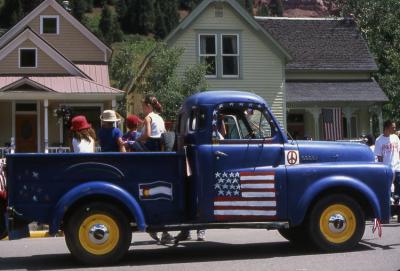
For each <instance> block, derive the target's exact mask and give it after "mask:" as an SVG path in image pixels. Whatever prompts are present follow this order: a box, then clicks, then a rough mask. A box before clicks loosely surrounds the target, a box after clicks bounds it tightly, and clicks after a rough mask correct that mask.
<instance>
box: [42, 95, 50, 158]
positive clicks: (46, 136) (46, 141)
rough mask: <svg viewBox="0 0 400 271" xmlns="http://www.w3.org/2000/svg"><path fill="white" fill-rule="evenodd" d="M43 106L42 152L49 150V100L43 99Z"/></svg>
mask: <svg viewBox="0 0 400 271" xmlns="http://www.w3.org/2000/svg"><path fill="white" fill-rule="evenodd" d="M43 107H44V152H45V153H48V152H49V100H44V101H43Z"/></svg>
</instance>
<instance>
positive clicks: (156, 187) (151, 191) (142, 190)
mask: <svg viewBox="0 0 400 271" xmlns="http://www.w3.org/2000/svg"><path fill="white" fill-rule="evenodd" d="M139 198H140V200H159V199H165V200H172V184H171V183H168V182H163V181H157V182H152V183H140V184H139Z"/></svg>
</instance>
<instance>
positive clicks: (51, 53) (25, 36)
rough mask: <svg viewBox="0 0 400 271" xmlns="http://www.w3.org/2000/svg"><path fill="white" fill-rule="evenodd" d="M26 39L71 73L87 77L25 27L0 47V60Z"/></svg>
mask: <svg viewBox="0 0 400 271" xmlns="http://www.w3.org/2000/svg"><path fill="white" fill-rule="evenodd" d="M26 40H30V41H31V42H33V43H34V44H35V45H36V46H37V47H39V48H40V49H41V50H42V51H43V52H44V53H45V54H47V55H48V56H49V57H50V58H51V59H53V60H54V61H55V62H57V63H58V64H59V65H60V66H61V67H63V68H64V69H65V70H66V71H67V72H69V73H70V74H71V75H79V76H82V77H84V78H88V76H87V75H86V74H85V73H84V72H83V71H81V70H80V69H79V68H78V67H76V66H75V65H74V64H72V63H71V62H69V61H68V60H67V59H66V58H65V57H64V56H63V55H61V54H60V53H59V52H57V51H56V50H54V49H53V48H52V47H51V46H50V45H48V44H47V43H46V42H44V41H43V40H42V39H41V38H40V37H38V36H37V34H36V33H35V32H33V31H32V30H31V29H30V28H27V29H25V30H24V31H23V32H22V33H21V34H19V35H18V36H17V37H16V38H15V39H13V40H12V41H11V42H10V43H8V44H7V45H6V46H5V47H4V48H2V49H0V61H1V60H2V59H4V58H5V57H6V56H7V55H8V54H10V53H11V52H12V51H14V50H15V49H16V48H17V47H18V46H19V45H20V44H21V43H23V42H24V41H26ZM36 56H37V54H36Z"/></svg>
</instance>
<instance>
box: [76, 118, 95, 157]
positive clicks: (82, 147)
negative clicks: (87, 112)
mask: <svg viewBox="0 0 400 271" xmlns="http://www.w3.org/2000/svg"><path fill="white" fill-rule="evenodd" d="M71 131H72V150H73V152H77V153H90V152H94V151H95V142H96V133H95V132H94V130H93V129H92V126H91V125H90V124H89V123H88V121H87V120H86V117H85V116H81V115H80V116H76V117H74V118H72V120H71Z"/></svg>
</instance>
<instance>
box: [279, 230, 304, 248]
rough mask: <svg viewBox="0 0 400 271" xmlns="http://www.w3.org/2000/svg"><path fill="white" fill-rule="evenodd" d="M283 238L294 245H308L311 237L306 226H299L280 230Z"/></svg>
mask: <svg viewBox="0 0 400 271" xmlns="http://www.w3.org/2000/svg"><path fill="white" fill-rule="evenodd" d="M278 232H279V233H280V235H282V237H283V238H285V239H286V240H288V241H290V242H291V243H292V244H294V245H306V244H307V242H308V240H309V236H308V232H307V231H306V229H305V228H304V226H297V227H292V228H288V229H278Z"/></svg>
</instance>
